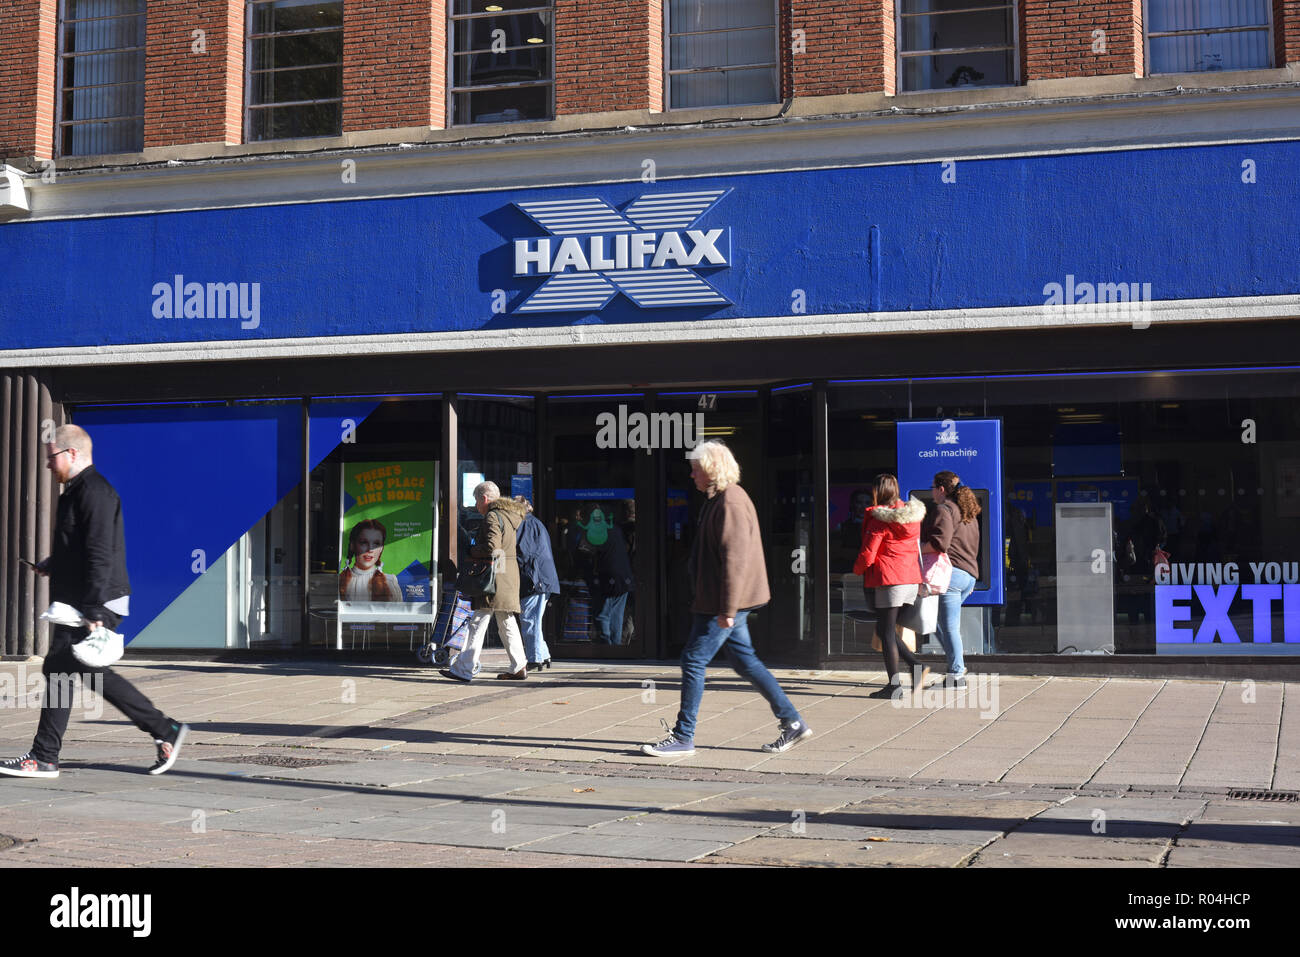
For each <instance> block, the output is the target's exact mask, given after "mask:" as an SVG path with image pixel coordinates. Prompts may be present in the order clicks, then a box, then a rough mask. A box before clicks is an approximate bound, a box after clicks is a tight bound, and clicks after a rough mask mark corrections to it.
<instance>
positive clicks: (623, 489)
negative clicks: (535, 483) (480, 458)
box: [543, 394, 654, 658]
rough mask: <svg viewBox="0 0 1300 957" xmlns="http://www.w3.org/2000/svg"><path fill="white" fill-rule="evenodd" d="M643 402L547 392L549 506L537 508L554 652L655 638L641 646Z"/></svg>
mask: <svg viewBox="0 0 1300 957" xmlns="http://www.w3.org/2000/svg"><path fill="white" fill-rule="evenodd" d="M644 407H645V397H644V396H643V395H641V394H614V395H597V396H558V397H552V398H550V399H548V401H547V418H548V424H549V427H548V432H549V437H548V439H547V441H548V442H549V443H550V452H551V455H550V461H549V463H548V471H549V481H548V482H547V483H546V488H547V489H549V490H550V492H549V502H547V503H546V504H547V505H548V506H549V513H550V514H549V515H545V514H544V516H543V517H544V518H545V519H546V521H547V525H548V527H549V528H550V529H551V548H552V551H553V552H554V555H555V568H556V571H557V573H558V575H559V579H560V594H559V595H557V596H553V598H552V600H551V602H550V603H548V606H547V613H546V622H545V624H544V627H545V629H546V640H547V644H549V645H552V646H553V652H554V654H555V656H556V657H557V658H558V657H573V658H642V657H646V655H647V654H650V655H653V654H654V650H653V644H651V646H650V650H649V652H647V650H646V649H647V645H646V631H647V624H646V618H647V615H646V609H645V604H646V603H645V601H644V600H643V596H644V595H646V594H652V593H653V588H652V587H650V586H648V585H647V582H648V581H650V576H649V575H648V574H647V571H648V569H647V567H646V566H647V561H646V556H645V555H644V554H642V553H641V552H640V551H639V550H638V547H637V502H638V499H641V500H644V495H642V494H640V488H641V487H642V486H643V485H644V484H645V483H646V481H647V478H648V476H649V474H650V472H649V464H648V462H649V460H647V459H646V455H645V452H643V451H641V445H640V443H641V442H642V441H644V439H645V426H646V420H645V418H644V416H645V411H644ZM638 453H640V454H638ZM639 460H640V461H639ZM552 607H553V608H554V609H555V610H554V612H552V611H551V609H552Z"/></svg>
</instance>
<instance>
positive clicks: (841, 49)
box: [781, 0, 897, 96]
mask: <svg viewBox="0 0 1300 957" xmlns="http://www.w3.org/2000/svg"><path fill="white" fill-rule="evenodd" d="M788 4H789V13H788V18H789V24H790V29H789V34H788V36H786V37H785V38H784V43H783V48H782V51H781V56H782V58H783V59H784V60H786V61H787V63H788V66H787V68H786V69H785V70H783V73H784V74H785V75H786V77H787V82H786V84H785V85H786V89H785V91H784V93H785V95H786V96H829V95H834V94H842V93H893V92H894V91H895V80H894V72H895V71H894V66H895V58H896V56H897V51H896V49H895V47H894V3H893V0H788Z"/></svg>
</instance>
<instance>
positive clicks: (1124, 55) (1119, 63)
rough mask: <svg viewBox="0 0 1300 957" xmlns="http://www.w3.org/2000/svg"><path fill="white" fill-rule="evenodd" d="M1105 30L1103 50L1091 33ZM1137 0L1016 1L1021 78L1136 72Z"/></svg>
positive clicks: (1139, 1) (1139, 42)
mask: <svg viewBox="0 0 1300 957" xmlns="http://www.w3.org/2000/svg"><path fill="white" fill-rule="evenodd" d="M1094 30H1104V31H1105V32H1106V36H1105V44H1106V52H1105V53H1094V52H1093V49H1092V48H1093V43H1094V37H1093V31H1094ZM1142 69H1143V65H1142V0H1072V2H1070V3H1060V2H1059V0H1021V2H1020V74H1021V79H1022V81H1027V80H1054V79H1057V78H1060V77H1068V76H1110V75H1116V74H1121V73H1127V74H1129V75H1130V76H1131V75H1133V74H1141V73H1142Z"/></svg>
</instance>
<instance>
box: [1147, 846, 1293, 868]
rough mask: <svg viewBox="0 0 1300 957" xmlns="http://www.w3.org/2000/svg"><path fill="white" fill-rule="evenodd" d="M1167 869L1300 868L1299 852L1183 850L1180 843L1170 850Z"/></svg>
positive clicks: (1250, 848)
mask: <svg viewBox="0 0 1300 957" xmlns="http://www.w3.org/2000/svg"><path fill="white" fill-rule="evenodd" d="M1165 866H1166V867H1289V868H1296V867H1300V852H1297V850H1296V849H1295V848H1288V847H1268V846H1258V845H1251V846H1247V847H1241V846H1233V845H1227V844H1215V845H1205V846H1200V847H1185V846H1183V845H1182V844H1181V843H1180V844H1178V845H1177V846H1176V847H1174V848H1173V849H1171V850H1170V852H1169V859H1168V860H1167V861H1166V862H1165Z"/></svg>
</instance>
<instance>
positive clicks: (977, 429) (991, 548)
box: [898, 419, 1005, 605]
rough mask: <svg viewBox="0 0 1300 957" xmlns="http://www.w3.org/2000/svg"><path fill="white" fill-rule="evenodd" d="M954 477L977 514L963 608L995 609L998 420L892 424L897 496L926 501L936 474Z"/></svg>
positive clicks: (998, 594) (998, 597)
mask: <svg viewBox="0 0 1300 957" xmlns="http://www.w3.org/2000/svg"><path fill="white" fill-rule="evenodd" d="M943 471H950V472H955V473H956V474H957V475H958V476H959V477H960V478H961V482H962V484H963V485H966V486H968V487H969V488H970V489H971V490H972V491H974V492H975V495H976V497H977V498H978V499H979V502H980V505H981V507H982V511H981V512H980V516H979V519H978V521H979V523H980V569H979V570H980V577H979V581H978V582H977V584H976V586H975V591H973V592H972V593H971V596H970V598H968V599H967V600H966V604H968V605H1000V604H1002V603H1003V601H1004V600H1005V599H1004V594H1005V593H1004V587H1005V586H1004V584H1003V580H1002V560H1001V559H1002V507H1003V501H1004V498H1003V492H1002V420H1001V419H961V420H960V421H958V420H954V419H943V420H938V419H932V420H925V421H918V422H899V423H898V485H899V492H900V494H902V495H904V496H907V495H909V494H911V495H915V496H916V497H917V498H923V499H926V498H929V497H930V496H931V494H932V493H931V489H930V486H931V485H932V484H933V482H934V475H935V473H936V472H943Z"/></svg>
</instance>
